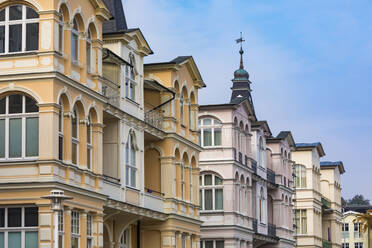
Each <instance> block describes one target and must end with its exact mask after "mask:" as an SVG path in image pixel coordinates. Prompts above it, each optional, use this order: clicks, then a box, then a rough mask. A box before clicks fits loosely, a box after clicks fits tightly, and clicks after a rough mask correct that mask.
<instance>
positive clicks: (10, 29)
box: [0, 5, 39, 54]
mask: <svg viewBox="0 0 372 248" xmlns="http://www.w3.org/2000/svg"><path fill="white" fill-rule="evenodd" d="M37 50H39V14H38V13H37V12H36V11H35V10H33V9H32V8H30V7H28V6H26V5H11V6H8V7H5V8H3V9H1V10H0V54H8V53H21V52H25V51H37Z"/></svg>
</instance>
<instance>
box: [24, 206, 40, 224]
mask: <svg viewBox="0 0 372 248" xmlns="http://www.w3.org/2000/svg"><path fill="white" fill-rule="evenodd" d="M38 220H39V215H38V208H35V207H33V208H25V226H38V225H39V224H38V223H39V221H38Z"/></svg>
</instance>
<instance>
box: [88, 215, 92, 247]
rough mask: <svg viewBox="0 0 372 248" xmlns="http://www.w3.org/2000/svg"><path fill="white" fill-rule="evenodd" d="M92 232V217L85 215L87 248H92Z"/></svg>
mask: <svg viewBox="0 0 372 248" xmlns="http://www.w3.org/2000/svg"><path fill="white" fill-rule="evenodd" d="M92 230H93V220H92V216H91V215H90V214H88V215H87V248H92V247H93V237H92Z"/></svg>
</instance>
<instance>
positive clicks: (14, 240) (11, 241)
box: [8, 232, 22, 248]
mask: <svg viewBox="0 0 372 248" xmlns="http://www.w3.org/2000/svg"><path fill="white" fill-rule="evenodd" d="M8 247H12V248H22V240H21V232H9V233H8Z"/></svg>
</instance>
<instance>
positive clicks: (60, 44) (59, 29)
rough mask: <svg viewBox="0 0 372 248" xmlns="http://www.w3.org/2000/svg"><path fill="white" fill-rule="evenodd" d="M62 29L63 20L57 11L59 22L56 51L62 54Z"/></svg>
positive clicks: (60, 12)
mask: <svg viewBox="0 0 372 248" xmlns="http://www.w3.org/2000/svg"><path fill="white" fill-rule="evenodd" d="M63 27H64V20H63V12H62V10H59V22H58V51H59V52H60V53H63V38H64V35H63V32H64V31H63Z"/></svg>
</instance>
